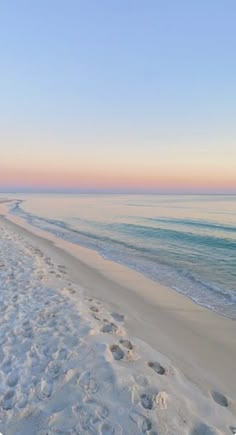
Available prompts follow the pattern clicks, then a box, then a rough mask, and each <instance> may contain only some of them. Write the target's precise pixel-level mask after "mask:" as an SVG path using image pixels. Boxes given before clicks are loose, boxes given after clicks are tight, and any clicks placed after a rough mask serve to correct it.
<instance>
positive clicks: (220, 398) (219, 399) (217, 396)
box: [211, 391, 229, 407]
mask: <svg viewBox="0 0 236 435" xmlns="http://www.w3.org/2000/svg"><path fill="white" fill-rule="evenodd" d="M211 397H212V399H213V400H214V401H215V402H216V403H218V405H221V406H224V407H227V406H229V401H228V399H227V397H225V396H224V394H222V393H219V392H218V391H211Z"/></svg>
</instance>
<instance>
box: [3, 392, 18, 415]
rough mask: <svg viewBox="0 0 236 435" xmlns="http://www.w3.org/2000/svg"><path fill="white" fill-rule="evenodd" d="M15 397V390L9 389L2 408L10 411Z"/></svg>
mask: <svg viewBox="0 0 236 435" xmlns="http://www.w3.org/2000/svg"><path fill="white" fill-rule="evenodd" d="M14 399H15V391H14V390H8V391H7V393H6V394H5V396H4V397H3V400H2V408H3V409H4V410H5V411H9V410H10V409H12V408H13V406H14V401H15V400H14Z"/></svg>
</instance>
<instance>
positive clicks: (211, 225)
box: [143, 217, 236, 233]
mask: <svg viewBox="0 0 236 435" xmlns="http://www.w3.org/2000/svg"><path fill="white" fill-rule="evenodd" d="M143 219H144V220H145V221H151V222H159V223H168V224H178V225H189V226H193V227H200V228H206V229H213V230H222V231H230V232H235V233H236V226H234V225H222V224H217V223H213V222H208V221H203V220H193V219H178V218H172V219H169V218H146V217H145V218H143Z"/></svg>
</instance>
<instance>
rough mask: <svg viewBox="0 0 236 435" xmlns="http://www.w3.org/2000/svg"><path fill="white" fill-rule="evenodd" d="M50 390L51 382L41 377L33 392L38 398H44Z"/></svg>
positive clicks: (51, 388) (47, 396)
mask: <svg viewBox="0 0 236 435" xmlns="http://www.w3.org/2000/svg"><path fill="white" fill-rule="evenodd" d="M52 390H53V383H52V382H50V381H48V380H46V379H41V382H40V384H39V385H37V387H36V389H35V394H36V396H37V397H38V399H39V400H45V399H48V398H49V397H50V396H51V395H52Z"/></svg>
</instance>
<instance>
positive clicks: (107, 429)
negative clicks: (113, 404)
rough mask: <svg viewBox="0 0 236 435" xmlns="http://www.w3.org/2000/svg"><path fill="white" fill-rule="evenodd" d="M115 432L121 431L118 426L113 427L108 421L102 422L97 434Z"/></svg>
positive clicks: (109, 434) (112, 434)
mask: <svg viewBox="0 0 236 435" xmlns="http://www.w3.org/2000/svg"><path fill="white" fill-rule="evenodd" d="M118 431H119V432H118ZM116 433H122V432H121V429H120V426H119V428H118V427H114V426H113V425H112V424H111V423H109V422H104V423H102V424H101V426H100V427H99V434H100V435H115V434H116Z"/></svg>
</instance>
